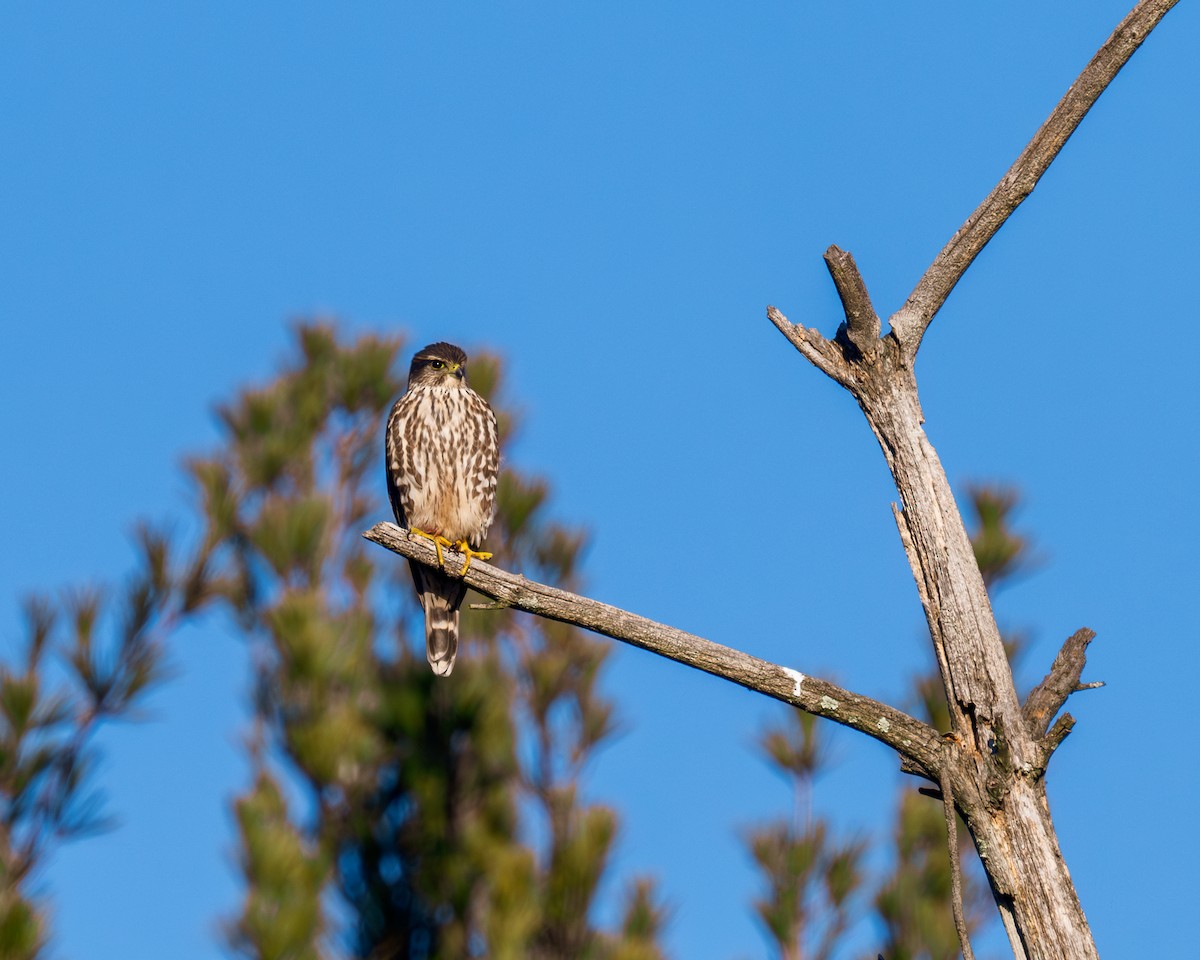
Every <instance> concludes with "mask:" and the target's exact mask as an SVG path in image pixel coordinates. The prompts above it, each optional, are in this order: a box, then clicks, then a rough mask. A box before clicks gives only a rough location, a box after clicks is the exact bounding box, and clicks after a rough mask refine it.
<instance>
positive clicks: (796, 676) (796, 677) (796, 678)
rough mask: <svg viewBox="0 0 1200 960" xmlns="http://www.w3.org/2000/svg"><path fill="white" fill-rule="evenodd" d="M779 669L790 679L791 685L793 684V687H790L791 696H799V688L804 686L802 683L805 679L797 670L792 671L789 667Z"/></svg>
mask: <svg viewBox="0 0 1200 960" xmlns="http://www.w3.org/2000/svg"><path fill="white" fill-rule="evenodd" d="M780 669H781V670H783V672H784V673H786V674H787V675H788V676H789V677H791V678H792V681H793V683H794V684H795V686H793V687H792V696H793V697H798V696H800V687H801V686H802V685H803V684H804V681H805V680H806V679H807V678H806V677H805V676H804V674H802V673H801V672H800V671H799V670H793V669H792V668H791V667H781V668H780Z"/></svg>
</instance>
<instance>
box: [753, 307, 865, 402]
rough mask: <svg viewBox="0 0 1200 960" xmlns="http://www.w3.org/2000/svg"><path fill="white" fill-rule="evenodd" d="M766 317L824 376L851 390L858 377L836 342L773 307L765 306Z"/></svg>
mask: <svg viewBox="0 0 1200 960" xmlns="http://www.w3.org/2000/svg"><path fill="white" fill-rule="evenodd" d="M767 319H769V320H770V321H771V322H772V323H773V324H775V327H776V328H777V329H778V330H779V332H780V333H782V334H783V335H784V336H785V337H787V338H788V340H789V341H791V344H792V346H794V347H795V348H796V349H797V350H799V351H800V352H801V353H802V354H804V356H805V357H806V358H807V359H808V361H809V362H810V363H812V365H813V366H814V367H816V368H817V369H818V370H820V371H821V372H822V373H824V374H825V375H826V376H828V377H831V378H832V379H834V380H836V381H837V382H838V383H840V384H841V385H842V386H843V387H845V388H846V389H848V390H851V391H853V390H854V385H855V384H856V382H857V380H858V377H857V375H856V374H855V372H854V368H853V367H852V366H851V365H850V363H848V362H847V360H846V358H845V357H844V356H842V351H841V349H840V348H839V347H838V346H837V344H835V343H833V342H831V341H829V340H826V339H825V338H824V337H823V336H821V334H820V332H818V331H817V330H813V329H812V328H810V327H805V326H803V325H802V324H799V323H792V322H791V321H790V320H788V318H787V317H785V316H784V315H783V314H782V313H780V312H779V311H778V310H777V309H776V308H775V307H767Z"/></svg>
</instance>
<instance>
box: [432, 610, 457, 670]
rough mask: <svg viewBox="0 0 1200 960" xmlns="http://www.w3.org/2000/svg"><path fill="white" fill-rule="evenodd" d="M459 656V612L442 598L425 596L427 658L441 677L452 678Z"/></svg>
mask: <svg viewBox="0 0 1200 960" xmlns="http://www.w3.org/2000/svg"><path fill="white" fill-rule="evenodd" d="M457 654H458V611H457V610H451V609H450V608H449V607H448V606H447V605H446V602H445V601H444V600H443V599H442V598H441V597H435V596H434V595H433V594H431V593H430V594H426V595H425V658H426V659H427V660H428V661H429V665H430V666H431V667H433V672H434V673H436V674H437V675H438V676H439V677H448V676H450V671H451V670H453V669H454V657H455V656H456V655H457Z"/></svg>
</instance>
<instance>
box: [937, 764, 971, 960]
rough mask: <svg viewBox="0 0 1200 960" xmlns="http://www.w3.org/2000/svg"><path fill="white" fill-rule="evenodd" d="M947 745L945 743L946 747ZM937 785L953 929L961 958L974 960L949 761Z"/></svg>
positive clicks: (942, 768) (939, 773) (940, 774)
mask: <svg viewBox="0 0 1200 960" xmlns="http://www.w3.org/2000/svg"><path fill="white" fill-rule="evenodd" d="M948 746H949V745H948V744H947V747H948ZM938 785H939V786H940V787H941V788H942V810H943V811H944V812H945V814H946V846H947V848H948V852H949V854H950V908H951V911H952V912H953V914H954V929H956V930H957V931H958V942H959V944H960V945H961V946H962V955H963V960H975V951H974V950H972V949H971V936H970V931H969V930H968V929H967V917H966V914H965V912H964V911H963V893H962V863H961V858H960V856H959V850H958V813H957V812H956V810H955V807H954V790H953V788H952V787H951V784H950V761H949V760H948V759H947V760H946V761H944V762H943V763H942V766H941V769H940V770H939V771H938Z"/></svg>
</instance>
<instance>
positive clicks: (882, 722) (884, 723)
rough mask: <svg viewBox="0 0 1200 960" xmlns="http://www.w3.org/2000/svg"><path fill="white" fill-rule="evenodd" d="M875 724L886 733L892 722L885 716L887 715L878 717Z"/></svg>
mask: <svg viewBox="0 0 1200 960" xmlns="http://www.w3.org/2000/svg"><path fill="white" fill-rule="evenodd" d="M875 726H877V727H878V728H879V729H880V730H882V731H883V732H884V733H887V732H888V731H889V730H891V729H892V724H891V722H890V721H889V720H888V718H887V717H880V718H879V722H878V723H877V724H875Z"/></svg>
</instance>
